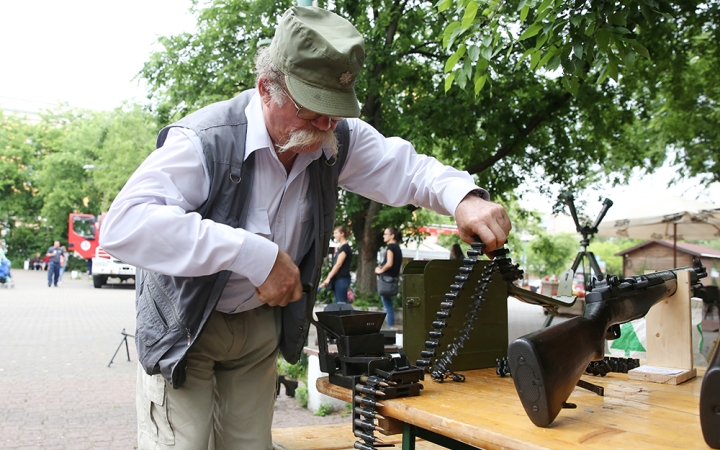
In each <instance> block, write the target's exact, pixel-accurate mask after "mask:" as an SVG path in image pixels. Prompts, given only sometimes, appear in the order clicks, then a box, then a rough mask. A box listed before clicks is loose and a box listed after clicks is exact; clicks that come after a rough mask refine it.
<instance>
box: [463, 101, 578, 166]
mask: <svg viewBox="0 0 720 450" xmlns="http://www.w3.org/2000/svg"><path fill="white" fill-rule="evenodd" d="M571 98H572V94H570V93H569V92H566V93H565V95H563V96H562V97H560V98H558V99H557V100H556V101H554V102H552V103H550V105H548V108H547V109H546V110H544V111H543V112H542V113H538V114H535V116H533V117H532V118H531V119H530V120H529V121H528V123H527V125H525V127H524V128H523V129H522V130H520V133H519V136H518V137H517V138H516V139H513V140H512V141H511V142H509V143H507V144H506V145H503V146H502V147H500V149H499V150H498V151H497V152H495V154H494V155H492V156H491V157H490V158H487V159H485V160H484V161H481V162H480V163H478V164H475V165H473V166H470V167H467V168H466V169H465V170H467V171H468V173H470V174H471V175H473V174H476V173H480V172H482V171H484V170H487V169H489V168H490V167H492V166H494V165H495V163H497V162H498V161H500V160H501V159H503V158H505V157H506V156H508V155H509V154H510V153H512V152H513V151H515V149H516V146H517V145H518V144H520V143H521V142H522V141H524V140H525V139H526V138H527V137H528V136H529V135H530V133H532V132H533V130H535V129H536V128H537V127H539V126H540V125H541V124H542V123H543V122H545V121H546V120H548V118H550V117H552V115H553V114H554V113H555V112H556V111H557V110H559V109H560V108H562V107H563V106H564V105H565V104H567V102H569V101H570V99H571Z"/></svg>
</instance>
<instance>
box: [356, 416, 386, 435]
mask: <svg viewBox="0 0 720 450" xmlns="http://www.w3.org/2000/svg"><path fill="white" fill-rule="evenodd" d="M353 423H354V424H355V425H356V426H358V427H360V428H362V429H364V430H366V431H370V432H372V431H379V432H381V433H385V430H384V429H383V428H380V427H379V426H377V425H375V424H374V423H372V422H366V421H364V420H362V419H355V420H353Z"/></svg>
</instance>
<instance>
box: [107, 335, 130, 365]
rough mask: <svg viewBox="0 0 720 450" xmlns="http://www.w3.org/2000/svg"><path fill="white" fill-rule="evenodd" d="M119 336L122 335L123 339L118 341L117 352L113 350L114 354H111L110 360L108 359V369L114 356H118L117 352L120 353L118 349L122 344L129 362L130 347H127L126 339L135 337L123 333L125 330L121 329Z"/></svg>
mask: <svg viewBox="0 0 720 450" xmlns="http://www.w3.org/2000/svg"><path fill="white" fill-rule="evenodd" d="M120 334H122V335H123V338H122V340H121V341H120V345H118V348H117V350H115V353H113V356H112V358H110V362H109V363H108V367H110V364H112V363H113V360H114V359H115V356H116V355H117V354H118V352H119V351H120V347H122V345H123V343H125V351H126V352H127V359H128V361H130V346H128V341H127V338H129V337H131V338H133V339H135V336H133V335H132V334H127V333H126V332H125V328H123V329H122V331H121V332H120Z"/></svg>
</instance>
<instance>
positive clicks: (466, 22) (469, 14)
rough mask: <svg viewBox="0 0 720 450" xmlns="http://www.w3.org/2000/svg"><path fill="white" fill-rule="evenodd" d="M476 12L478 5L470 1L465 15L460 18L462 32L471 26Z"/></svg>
mask: <svg viewBox="0 0 720 450" xmlns="http://www.w3.org/2000/svg"><path fill="white" fill-rule="evenodd" d="M477 11H478V4H477V3H475V2H474V1H471V2H470V3H469V4H468V5H467V7H466V8H465V14H464V15H463V18H462V28H463V30H467V29H468V28H470V26H472V24H473V21H474V20H475V16H476V15H477Z"/></svg>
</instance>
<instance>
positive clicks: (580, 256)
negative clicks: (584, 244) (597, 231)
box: [571, 252, 583, 275]
mask: <svg viewBox="0 0 720 450" xmlns="http://www.w3.org/2000/svg"><path fill="white" fill-rule="evenodd" d="M582 259H583V252H578V254H577V255H575V261H574V262H573V264H572V267H571V269H572V271H573V275H575V274H576V273H577V269H578V267H580V263H581V262H582Z"/></svg>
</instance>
